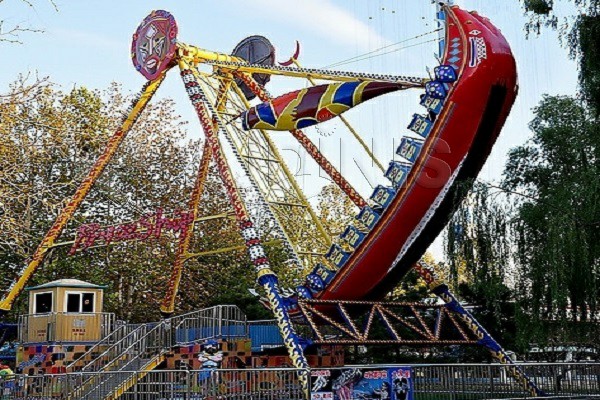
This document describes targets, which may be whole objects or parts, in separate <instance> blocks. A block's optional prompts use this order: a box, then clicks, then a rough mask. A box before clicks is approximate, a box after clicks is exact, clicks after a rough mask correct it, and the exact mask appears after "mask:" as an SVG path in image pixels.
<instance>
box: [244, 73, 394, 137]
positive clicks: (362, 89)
mask: <svg viewBox="0 0 600 400" xmlns="http://www.w3.org/2000/svg"><path fill="white" fill-rule="evenodd" d="M402 89H404V86H403V85H401V84H399V83H392V82H360V81H353V82H338V83H330V84H326V85H318V86H312V87H310V88H306V89H301V90H296V91H294V92H290V93H287V94H284V95H282V96H279V97H277V98H274V99H273V100H271V101H268V102H264V103H261V104H258V105H257V106H254V107H252V108H250V109H249V110H248V111H245V112H244V113H242V115H241V119H242V127H243V129H244V130H249V129H268V130H276V131H290V130H293V129H302V128H306V127H308V126H312V125H315V124H318V123H319V122H323V121H327V120H330V119H332V118H334V117H336V116H338V115H340V114H341V113H343V112H345V111H348V110H349V109H351V108H352V107H355V106H357V105H358V104H360V103H362V102H365V101H367V100H370V99H372V98H374V97H377V96H381V95H383V94H386V93H390V92H394V91H397V90H402Z"/></svg>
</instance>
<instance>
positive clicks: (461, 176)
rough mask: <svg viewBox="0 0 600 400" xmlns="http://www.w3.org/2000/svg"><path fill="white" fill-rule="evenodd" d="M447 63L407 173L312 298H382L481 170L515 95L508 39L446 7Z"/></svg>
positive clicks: (488, 25) (485, 23)
mask: <svg viewBox="0 0 600 400" xmlns="http://www.w3.org/2000/svg"><path fill="white" fill-rule="evenodd" d="M445 15H446V39H445V45H446V46H445V54H444V58H443V62H442V64H446V65H448V64H450V65H453V66H454V67H455V70H456V71H457V73H458V79H457V80H456V81H455V82H454V83H453V84H451V85H450V86H451V87H450V88H449V92H448V95H447V97H446V99H445V101H444V107H443V109H442V111H441V112H440V114H439V115H438V116H437V118H436V120H435V122H434V126H433V128H432V131H431V132H430V134H429V136H428V138H427V140H426V141H425V143H424V145H423V149H422V151H421V153H420V155H419V157H418V158H417V159H416V160H415V163H414V165H413V167H412V170H411V172H410V174H409V175H408V177H407V180H406V182H405V184H404V185H402V187H401V188H399V189H398V192H397V194H396V196H395V197H394V199H393V201H392V203H391V204H390V205H389V206H388V207H387V208H386V209H385V211H384V212H383V214H382V215H381V218H380V220H379V221H378V222H377V224H376V225H375V226H374V228H373V229H372V230H371V231H370V232H369V234H368V235H367V236H366V238H365V239H364V241H363V242H362V243H361V244H360V245H359V246H358V248H356V249H355V251H354V252H353V253H352V254H351V256H350V258H349V259H348V261H347V262H346V263H345V264H344V265H343V266H342V267H341V268H340V269H339V271H337V273H336V275H335V277H334V278H333V280H332V281H331V282H330V283H329V284H328V285H327V286H326V287H325V289H324V290H323V291H321V292H319V293H317V294H315V296H314V297H315V298H319V299H333V300H361V299H379V298H382V297H383V296H385V294H387V293H388V292H389V291H390V290H391V289H393V287H395V286H396V285H397V283H398V281H399V280H400V279H401V278H402V277H403V276H404V275H405V274H406V273H407V272H408V271H409V270H410V269H411V268H412V266H413V265H414V263H415V262H416V261H418V259H419V258H420V257H421V256H422V255H423V253H424V252H425V250H426V249H427V247H428V246H429V245H430V244H431V242H432V241H433V240H434V239H435V237H436V236H437V235H438V234H439V233H440V232H441V230H442V229H443V228H444V226H445V225H446V223H447V221H448V219H449V218H450V216H451V215H452V212H453V210H454V209H455V206H456V205H457V203H458V202H459V201H460V200H461V198H460V196H461V195H460V194H459V191H457V190H456V189H457V186H458V184H459V182H461V181H465V180H468V179H470V178H474V177H476V176H477V174H478V173H479V171H480V169H481V167H482V166H483V164H484V162H485V160H486V158H487V156H488V155H489V153H490V151H491V148H492V146H493V144H494V142H495V141H496V138H497V137H498V134H499V133H500V130H501V129H502V126H503V125H504V122H505V120H506V118H507V116H508V114H509V111H510V109H511V107H512V105H513V103H514V100H515V97H516V95H517V72H516V65H515V61H514V58H513V55H512V53H511V50H510V47H509V45H508V43H507V42H506V39H505V38H504V37H503V35H502V34H501V33H500V31H499V30H498V29H496V28H495V27H494V26H493V25H492V24H491V23H490V22H489V21H488V20H487V19H486V18H484V17H481V16H479V15H477V14H476V13H469V12H466V11H464V10H461V9H459V8H458V7H451V8H445Z"/></svg>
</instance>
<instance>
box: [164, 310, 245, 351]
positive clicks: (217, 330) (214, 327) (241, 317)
mask: <svg viewBox="0 0 600 400" xmlns="http://www.w3.org/2000/svg"><path fill="white" fill-rule="evenodd" d="M167 321H170V323H171V326H172V327H173V329H174V333H175V342H176V343H177V344H188V343H194V342H199V341H202V340H206V339H213V338H230V337H240V336H241V337H247V336H248V321H247V319H246V315H245V314H244V313H243V312H242V310H241V309H240V308H239V307H237V306H234V305H218V306H213V307H209V308H205V309H202V310H198V311H192V312H189V313H186V314H182V315H178V316H176V317H173V318H171V319H170V320H167ZM238 329H239V330H240V332H238V331H237V330H238ZM183 331H192V332H193V334H192V335H191V336H192V337H191V338H190V337H188V334H187V333H186V334H185V337H186V340H180V338H179V335H177V333H181V332H183Z"/></svg>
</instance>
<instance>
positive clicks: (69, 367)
mask: <svg viewBox="0 0 600 400" xmlns="http://www.w3.org/2000/svg"><path fill="white" fill-rule="evenodd" d="M125 328H126V325H121V326H119V327H118V328H116V329H115V330H114V331H112V332H111V333H109V334H108V335H107V336H105V337H104V338H103V339H102V340H100V341H99V342H96V343H95V344H94V345H93V346H92V347H90V348H89V349H88V350H87V351H86V352H85V353H83V354H82V355H81V356H79V357H78V358H77V359H75V360H73V361H72V362H71V363H70V364H68V365H67V366H66V370H67V372H73V371H72V369H73V367H74V366H75V365H77V364H78V363H79V362H81V361H82V360H85V359H86V357H87V356H89V355H90V354H92V353H93V352H95V351H96V350H97V349H98V348H100V347H101V346H105V345H109V344H110V342H111V341H112V340H113V339H115V337H117V336H118V335H119V334H121V333H123V331H125ZM125 336H127V335H124V336H123V337H125ZM123 337H122V338H123ZM122 338H121V339H122ZM121 339H119V340H121ZM116 342H118V340H117V341H115V343H116ZM92 361H93V360H92Z"/></svg>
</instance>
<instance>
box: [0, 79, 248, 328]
mask: <svg viewBox="0 0 600 400" xmlns="http://www.w3.org/2000/svg"><path fill="white" fill-rule="evenodd" d="M3 99H6V101H3V102H1V103H0V152H2V157H0V197H1V199H2V204H1V205H0V207H1V210H2V212H1V215H0V238H2V239H0V263H1V265H2V269H1V270H0V275H1V276H0V278H1V279H2V285H3V286H4V287H7V286H8V284H9V282H10V281H11V280H12V279H13V278H14V277H15V276H16V274H17V273H18V271H19V270H20V268H21V267H22V266H23V265H25V264H26V262H27V257H29V255H30V254H31V253H32V252H33V250H34V249H35V247H36V246H37V244H38V243H39V242H40V240H41V237H42V236H43V235H44V234H45V232H46V231H47V229H48V228H49V227H50V225H51V224H52V222H53V221H54V219H55V218H56V216H57V215H58V213H59V211H60V210H61V209H62V207H63V206H64V205H65V204H66V201H68V199H69V198H70V196H71V195H72V194H73V192H74V191H75V188H76V187H77V185H78V184H79V182H80V181H81V180H82V179H83V176H85V174H86V173H87V171H88V169H89V168H90V166H91V165H92V164H93V162H94V160H95V159H96V157H97V156H98V155H99V153H100V152H101V151H102V150H103V148H104V145H105V143H106V141H107V139H108V137H109V136H110V135H112V133H113V132H114V130H115V129H116V128H117V126H118V125H119V124H120V121H121V118H122V115H124V114H125V113H126V111H127V108H128V105H129V103H130V102H131V96H126V95H124V94H123V93H122V91H121V89H120V88H119V86H118V85H113V86H111V87H110V88H108V89H107V90H105V91H103V92H99V91H91V90H88V89H86V88H83V87H78V88H75V89H73V90H71V91H69V92H62V91H60V90H57V89H55V88H53V87H51V86H48V85H45V86H44V85H39V84H37V83H36V84H34V85H29V86H28V85H26V84H23V83H22V82H21V83H18V84H16V85H14V86H13V87H12V89H11V92H10V93H8V94H7V95H6V96H5V97H3ZM173 105H174V104H173V102H172V101H170V100H160V101H156V102H153V103H152V104H150V105H149V106H148V108H147V109H146V111H145V112H144V113H143V115H142V116H141V117H140V119H139V121H138V123H137V124H136V126H135V127H134V129H133V130H132V131H131V132H130V134H129V136H128V137H127V139H126V140H125V142H124V143H123V145H122V146H121V148H120V149H119V150H118V152H117V154H116V155H115V157H114V158H113V161H112V162H111V164H110V165H109V167H107V169H106V171H105V172H104V174H103V175H102V177H101V178H100V179H99V181H98V182H97V183H96V185H95V186H94V188H93V189H92V191H91V192H90V194H89V195H88V197H87V199H86V200H85V202H84V203H83V204H82V206H81V207H80V209H79V210H78V212H77V213H76V215H75V216H74V218H73V220H72V221H71V223H70V224H69V226H68V227H67V229H66V230H65V232H64V233H63V235H62V238H61V240H66V241H68V240H72V239H73V237H74V233H75V230H76V229H77V227H78V226H80V225H81V224H85V223H91V222H95V223H98V224H100V225H103V226H106V225H112V224H120V223H124V222H128V221H132V220H136V219H138V218H140V217H141V216H143V215H145V214H148V213H151V212H153V211H154V210H155V209H157V208H162V209H164V211H165V213H167V214H168V213H171V212H173V211H174V210H176V209H187V203H188V198H189V195H190V191H191V188H192V186H193V183H194V179H195V176H196V173H197V166H198V163H199V155H200V152H201V150H200V146H199V142H197V141H186V140H185V134H186V132H185V125H184V123H183V122H182V121H181V120H180V119H179V117H178V116H177V115H176V114H175V112H174V109H173ZM228 210H229V205H228V202H227V200H226V196H225V193H224V192H223V189H222V185H220V182H219V181H218V179H216V178H215V177H214V171H213V174H212V175H211V178H210V179H209V182H207V185H206V189H205V194H204V198H203V200H202V202H201V209H200V211H199V214H200V215H214V214H220V213H223V212H226V211H228ZM238 236H239V235H238V233H237V229H236V227H235V222H234V221H233V220H232V219H231V218H221V219H217V220H213V221H210V222H206V223H199V224H197V228H196V238H195V240H194V243H193V244H192V249H191V251H192V252H198V251H205V250H212V249H216V248H220V247H227V246H235V245H240V244H242V243H241V240H240V239H239V238H238ZM176 243H177V238H176V237H173V236H172V235H171V236H165V237H162V238H161V239H159V240H156V241H145V242H124V243H116V244H113V245H111V246H109V247H100V248H94V249H89V250H86V251H82V252H79V253H77V254H76V255H75V256H67V251H68V250H69V245H68V243H67V245H65V246H62V247H57V248H55V249H53V250H52V252H51V253H50V254H49V256H48V257H47V259H46V262H45V264H44V265H43V266H42V268H41V269H40V270H39V272H38V273H36V275H35V276H34V278H33V280H32V282H30V283H31V284H37V283H42V282H46V281H48V280H52V279H60V278H79V279H84V280H88V281H92V282H95V283H105V284H109V286H110V287H109V289H108V291H107V296H106V308H107V310H108V311H114V312H116V313H117V315H118V317H120V318H125V319H128V320H130V321H136V320H137V321H139V320H148V319H151V318H158V303H159V302H160V299H161V298H162V296H163V295H164V288H165V287H166V283H167V279H168V276H169V273H170V267H171V265H172V262H173V257H174V254H175V250H176ZM248 265H250V263H249V262H248V260H247V259H246V256H245V253H244V252H243V251H238V252H233V253H230V254H228V255H217V256H211V257H203V258H192V259H190V260H189V261H188V262H187V263H186V272H185V276H184V279H183V282H182V296H181V301H180V302H179V307H180V310H189V309H192V308H198V307H203V306H205V305H208V304H210V297H211V296H214V295H215V293H219V292H223V291H227V290H231V291H235V290H241V289H240V287H241V286H243V285H246V287H245V288H244V290H246V288H247V287H248V285H250V284H251V282H252V281H253V278H254V276H253V270H252V269H251V268H249V267H248ZM22 297H23V296H22Z"/></svg>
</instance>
